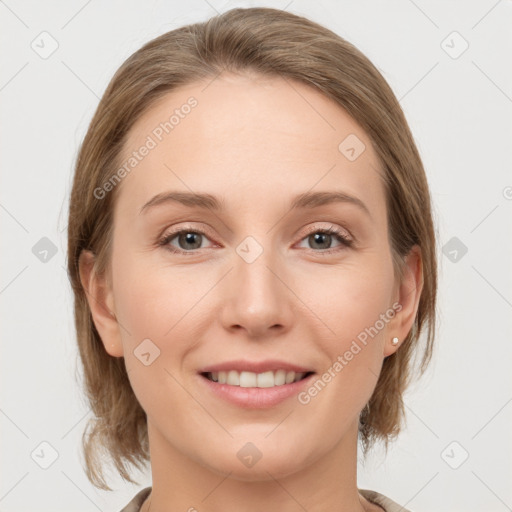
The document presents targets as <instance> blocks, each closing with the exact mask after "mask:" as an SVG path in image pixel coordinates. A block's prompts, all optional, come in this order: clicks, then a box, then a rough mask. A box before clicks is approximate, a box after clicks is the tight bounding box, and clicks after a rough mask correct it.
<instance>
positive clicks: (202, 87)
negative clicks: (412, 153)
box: [117, 74, 384, 216]
mask: <svg viewBox="0 0 512 512" xmlns="http://www.w3.org/2000/svg"><path fill="white" fill-rule="evenodd" d="M123 153H124V154H123V155H122V159H121V160H122V164H127V163H128V161H129V159H130V160H131V162H130V163H131V164H133V165H126V168H127V170H129V172H127V173H125V175H126V177H124V178H123V180H122V182H121V185H120V188H121V190H118V193H119V196H118V201H117V203H118V205H117V207H118V208H120V209H122V210H123V211H124V213H125V214H126V215H132V214H133V211H134V208H135V209H136V208H139V209H140V207H141V206H142V205H143V204H144V203H145V202H146V201H147V200H148V199H149V198H150V197H152V196H153V195H155V194H158V193H161V192H164V191H166V190H170V189H172V190H176V189H179V190H183V191H194V192H208V193H211V194H214V195H219V196H221V197H224V198H226V201H227V202H229V200H230V198H232V199H233V205H235V204H236V206H237V208H238V211H240V208H241V207H243V208H246V207H249V205H250V202H251V198H258V206H259V208H262V207H264V206H265V205H266V204H267V203H268V204H269V205H272V204H274V205H275V204H280V200H282V197H283V195H288V194H289V195H290V196H292V195H296V194H299V193H303V192H306V191H309V190H316V189H318V190H331V189H341V190H343V191H345V192H347V193H349V194H353V195H356V196H358V197H360V198H361V199H362V200H363V201H364V202H365V203H367V204H368V206H369V208H373V209H374V210H381V211H380V212H379V211H376V215H377V216H378V215H380V214H381V213H382V208H383V206H384V190H383V184H382V181H381V177H380V174H381V171H380V164H379V161H378V158H377V156H376V154H375V151H374V149H373V147H372V145H371V142H370V139H369V137H368V136H367V134H366V133H365V132H364V131H363V130H362V128H361V127H360V126H359V125H358V124H357V123H356V122H355V121H354V120H353V119H352V118H351V117H350V116H349V115H348V114H347V113H346V111H345V110H343V109H342V108H341V107H340V106H339V105H337V104H336V103H335V102H334V101H333V100H331V99H329V98H327V97H326V96H325V95H323V94H322V93H321V92H319V91H317V90H315V89H313V88H312V87H310V86H307V85H305V84H302V83H299V82H296V81H292V80H289V79H286V80H285V79H283V78H281V77H262V76H259V75H252V76H239V75H229V74H223V75H220V76H218V77H217V78H214V79H209V80H207V81H203V82H200V83H199V82H198V83H194V84H189V85H187V86H182V87H180V88H179V89H176V90H173V91H171V92H169V93H167V94H166V95H165V96H164V97H162V98H161V99H159V100H158V102H157V103H155V104H154V105H153V106H152V107H151V108H150V109H149V110H147V111H146V112H145V113H144V115H143V116H142V117H141V118H140V119H138V121H137V122H136V123H135V124H134V126H133V127H132V129H131V130H130V133H129V135H128V138H127V140H126V143H125V146H124V152H123ZM252 202H254V199H253V200H252Z"/></svg>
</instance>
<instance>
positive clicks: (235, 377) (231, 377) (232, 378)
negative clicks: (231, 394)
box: [226, 370, 240, 386]
mask: <svg viewBox="0 0 512 512" xmlns="http://www.w3.org/2000/svg"><path fill="white" fill-rule="evenodd" d="M226 384H229V385H230V386H239V385H240V375H239V374H238V372H236V371H235V370H231V371H230V372H228V378H227V379H226Z"/></svg>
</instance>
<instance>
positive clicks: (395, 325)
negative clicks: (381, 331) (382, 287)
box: [383, 245, 423, 357]
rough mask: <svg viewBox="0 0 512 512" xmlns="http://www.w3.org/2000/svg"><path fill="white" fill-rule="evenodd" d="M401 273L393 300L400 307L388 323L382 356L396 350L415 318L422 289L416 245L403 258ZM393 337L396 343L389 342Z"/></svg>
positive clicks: (419, 256) (420, 264) (421, 265)
mask: <svg viewBox="0 0 512 512" xmlns="http://www.w3.org/2000/svg"><path fill="white" fill-rule="evenodd" d="M403 273H404V276H403V279H402V282H401V283H399V284H398V290H397V292H396V293H395V300H396V302H398V304H400V306H401V309H400V310H399V311H398V308H397V313H396V314H395V316H394V318H393V320H392V321H391V322H390V323H389V324H388V336H389V339H388V340H386V341H385V345H384V354H383V355H384V357H387V356H389V355H391V354H394V353H395V352H396V351H397V350H398V348H399V347H400V344H401V343H402V342H403V341H404V339H405V338H406V337H407V335H408V334H409V332H410V330H411V329H412V326H413V324H414V320H415V318H416V313H417V311H418V306H419V303H420V297H421V291H422V290H423V261H422V259H421V249H420V247H419V246H418V245H415V246H413V248H412V249H411V250H410V252H409V254H408V255H407V257H406V258H405V262H404V272H403ZM394 337H396V338H398V344H397V345H393V344H392V343H391V340H392V339H393V338H394Z"/></svg>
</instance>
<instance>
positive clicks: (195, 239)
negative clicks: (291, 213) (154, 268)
mask: <svg viewBox="0 0 512 512" xmlns="http://www.w3.org/2000/svg"><path fill="white" fill-rule="evenodd" d="M202 237H205V238H208V237H207V236H206V233H204V232H202V231H199V230H189V229H182V230H181V231H175V232H174V233H169V234H167V235H165V236H164V237H163V238H162V239H161V240H160V242H159V243H158V245H161V246H165V247H166V248H168V249H169V250H170V251H171V252H175V253H182V254H194V253H193V251H195V250H196V249H201V248H202V247H201V245H202V244H201V242H202ZM175 238H176V239H177V240H178V244H179V247H175V246H173V245H171V241H172V240H174V239H175ZM333 238H334V239H337V240H338V241H339V242H340V244H341V245H342V246H343V247H350V246H351V245H352V244H353V241H352V240H351V239H350V238H348V237H347V236H346V235H345V234H344V232H342V231H339V230H338V229H336V228H327V229H315V230H314V231H311V232H310V233H309V234H307V235H306V236H305V237H303V238H302V239H301V241H302V240H307V241H309V242H310V243H312V244H314V245H316V244H318V245H320V246H321V247H313V248H312V249H321V251H314V252H324V253H325V252H332V251H337V250H340V249H339V248H338V249H336V248H334V249H333V248H330V247H323V246H324V245H327V246H329V245H331V242H332V241H333ZM187 245H188V246H187Z"/></svg>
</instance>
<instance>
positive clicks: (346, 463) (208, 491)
mask: <svg viewBox="0 0 512 512" xmlns="http://www.w3.org/2000/svg"><path fill="white" fill-rule="evenodd" d="M148 434H149V446H150V456H151V470H152V476H153V486H152V491H151V494H150V495H149V497H148V499H147V500H146V502H145V503H144V505H143V507H142V508H141V512H162V511H165V510H187V511H190V512H194V511H200V512H221V511H222V512H235V511H238V510H240V509H241V508H242V509H243V510H244V511H245V512H258V511H261V510H269V509H275V510H280V511H282V512H296V511H297V510H298V509H299V508H300V509H303V510H308V512H326V511H333V512H334V511H336V512H363V511H370V510H381V509H380V507H377V508H375V506H373V505H371V504H370V503H369V502H368V501H366V500H365V499H364V498H363V497H362V496H360V495H359V493H358V489H357V424H354V425H352V427H351V428H350V430H349V431H347V435H346V436H344V437H343V438H342V440H341V441H340V442H339V443H338V445H336V446H333V447H331V448H329V449H326V450H325V451H326V453H325V454H323V455H322V456H321V457H320V458H318V459H317V460H316V461H314V462H312V463H310V464H304V465H303V466H304V467H302V468H299V469H298V470H297V471H294V470H293V468H277V467H273V468H272V470H271V471H270V470H264V471H261V472H260V473H259V474H258V478H256V479H255V480H251V481H247V480H240V479H236V478H233V474H232V472H227V473H220V472H218V471H216V470H215V469H214V468H212V467H207V466H205V465H204V464H202V463H201V464H200V463H198V462H197V461H194V460H192V458H191V457H189V456H186V454H184V453H183V452H182V451H180V450H177V449H176V448H175V447H173V446H171V445H170V444H169V443H168V441H167V440H166V439H165V438H164V437H163V436H162V435H161V433H160V432H159V431H158V430H157V429H156V428H153V427H152V425H151V423H150V422H149V421H148ZM260 469H261V468H260Z"/></svg>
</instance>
